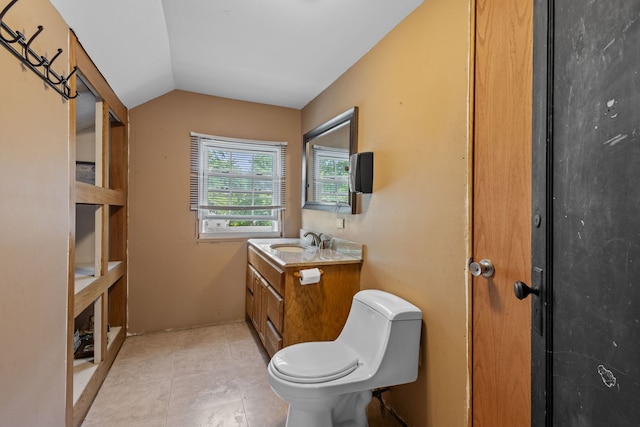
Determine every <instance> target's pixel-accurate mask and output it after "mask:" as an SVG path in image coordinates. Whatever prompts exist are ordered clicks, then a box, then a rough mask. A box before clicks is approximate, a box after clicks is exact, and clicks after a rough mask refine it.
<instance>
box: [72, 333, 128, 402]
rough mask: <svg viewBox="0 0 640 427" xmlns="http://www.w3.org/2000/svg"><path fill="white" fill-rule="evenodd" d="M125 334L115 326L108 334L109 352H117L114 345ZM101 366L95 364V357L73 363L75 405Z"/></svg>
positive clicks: (76, 360)
mask: <svg viewBox="0 0 640 427" xmlns="http://www.w3.org/2000/svg"><path fill="white" fill-rule="evenodd" d="M121 333H123V330H122V327H120V326H114V327H112V328H111V330H110V331H109V332H108V333H107V336H108V344H107V352H110V351H115V349H113V348H112V345H113V343H115V342H116V340H117V339H118V336H119V335H120V334H121ZM98 367H99V364H96V363H94V362H93V357H90V358H86V359H75V360H74V361H73V404H74V406H75V404H76V403H77V402H78V399H80V396H82V393H84V391H85V389H86V388H87V386H88V385H89V382H90V381H91V380H92V378H93V377H94V375H95V374H96V372H97V371H98Z"/></svg>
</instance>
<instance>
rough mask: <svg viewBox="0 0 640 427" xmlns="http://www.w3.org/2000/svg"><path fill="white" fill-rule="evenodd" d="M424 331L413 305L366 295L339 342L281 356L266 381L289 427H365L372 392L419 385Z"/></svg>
mask: <svg viewBox="0 0 640 427" xmlns="http://www.w3.org/2000/svg"><path fill="white" fill-rule="evenodd" d="M421 327H422V312H421V311H420V309H419V308H418V307H416V306H415V305H413V304H411V303H409V302H407V301H405V300H403V299H402V298H399V297H397V296H395V295H392V294H390V293H388V292H384V291H379V290H365V291H360V292H358V293H357V294H356V295H355V296H354V297H353V303H352V305H351V311H350V312H349V317H348V318H347V322H346V324H345V325H344V328H343V329H342V332H341V333H340V336H339V337H338V338H337V339H336V340H335V341H321V342H308V343H300V344H294V345H292V346H289V347H285V348H283V349H282V350H280V351H278V352H277V353H276V354H275V355H274V356H273V358H272V359H271V362H270V363H269V367H268V379H269V385H271V388H272V389H273V391H274V392H275V393H276V394H277V395H278V396H280V398H281V399H282V400H284V401H285V402H287V403H288V404H289V413H288V415H287V427H337V426H340V427H347V426H349V427H367V426H368V423H367V416H366V408H367V405H368V404H369V402H370V401H371V391H372V389H374V388H378V387H387V386H392V385H397V384H404V383H409V382H413V381H415V380H416V378H417V376H418V353H419V347H420V330H421Z"/></svg>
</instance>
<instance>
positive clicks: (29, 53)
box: [22, 25, 46, 67]
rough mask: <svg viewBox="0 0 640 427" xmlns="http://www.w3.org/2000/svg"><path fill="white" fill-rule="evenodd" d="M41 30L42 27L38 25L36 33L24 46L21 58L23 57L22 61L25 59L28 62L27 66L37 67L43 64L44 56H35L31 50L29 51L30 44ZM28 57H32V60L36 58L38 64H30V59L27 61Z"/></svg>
mask: <svg viewBox="0 0 640 427" xmlns="http://www.w3.org/2000/svg"><path fill="white" fill-rule="evenodd" d="M42 30H44V27H43V26H42V25H38V31H36V32H35V34H34V35H32V36H31V38H30V39H29V41H28V42H27V44H25V45H24V47H23V53H22V56H24V59H26V60H27V61H28V62H29V64H31V65H33V66H34V67H39V66H41V65H42V64H44V62H45V61H46V59H45V57H44V56H40V55H37V54H36V53H35V52H34V51H33V50H31V43H32V42H33V41H34V40H35V39H36V37H38V36H39V35H40V33H41V32H42ZM29 56H33V57H34V58H36V60H37V61H40V62H31V59H29Z"/></svg>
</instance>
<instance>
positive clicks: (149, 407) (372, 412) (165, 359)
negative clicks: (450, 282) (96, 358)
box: [82, 322, 402, 427]
mask: <svg viewBox="0 0 640 427" xmlns="http://www.w3.org/2000/svg"><path fill="white" fill-rule="evenodd" d="M268 361H269V357H268V356H267V354H266V352H265V351H264V348H263V347H262V345H261V344H260V341H259V340H258V338H257V336H256V334H255V331H254V329H253V328H252V327H251V326H249V324H248V323H245V322H240V323H233V324H227V325H219V326H210V327H204V328H198V329H190V330H184V331H174V332H162V333H153V334H147V335H141V336H134V337H129V338H127V339H126V340H125V343H124V345H123V347H122V349H121V350H120V353H119V354H118V356H117V358H116V360H115V362H114V364H113V367H112V368H111V371H110V372H109V374H108V375H107V378H106V379H105V381H104V384H103V385H102V388H101V389H100V391H99V393H98V395H97V396H96V399H95V401H94V403H93V405H92V407H91V409H90V410H89V413H88V414H87V417H86V418H85V420H84V422H83V424H82V426H83V427H95V426H105V427H107V426H108V427H124V426H126V427H174V426H176V427H178V426H179V427H212V426H216V427H284V425H285V420H286V418H287V405H286V404H285V403H284V402H282V401H281V400H280V399H279V398H278V397H277V396H276V395H275V394H274V393H273V391H272V390H271V388H270V387H269V384H268V383H267V374H266V366H267V363H268ZM379 405H380V404H379V400H378V399H375V398H374V399H372V401H371V404H370V405H369V408H368V415H369V426H370V427H400V426H401V425H402V424H400V423H399V422H398V421H396V420H395V419H394V417H393V416H391V414H389V413H388V412H386V413H385V415H384V416H382V415H381V411H380V406H379Z"/></svg>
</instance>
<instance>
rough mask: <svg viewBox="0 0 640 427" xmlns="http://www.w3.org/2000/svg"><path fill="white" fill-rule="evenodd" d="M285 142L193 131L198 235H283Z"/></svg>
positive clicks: (194, 207)
mask: <svg viewBox="0 0 640 427" xmlns="http://www.w3.org/2000/svg"><path fill="white" fill-rule="evenodd" d="M286 151H287V143H286V142H265V141H252V140H241V139H234V138H225V137H218V136H210V135H202V134H197V133H194V132H192V133H191V209H192V210H195V211H197V218H198V236H199V238H201V239H208V238H233V237H273V236H280V235H282V216H283V210H284V209H285V175H286V173H285V171H286V169H285V158H286Z"/></svg>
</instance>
